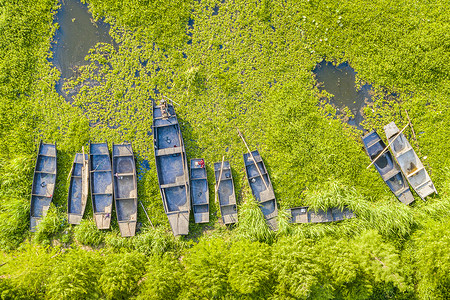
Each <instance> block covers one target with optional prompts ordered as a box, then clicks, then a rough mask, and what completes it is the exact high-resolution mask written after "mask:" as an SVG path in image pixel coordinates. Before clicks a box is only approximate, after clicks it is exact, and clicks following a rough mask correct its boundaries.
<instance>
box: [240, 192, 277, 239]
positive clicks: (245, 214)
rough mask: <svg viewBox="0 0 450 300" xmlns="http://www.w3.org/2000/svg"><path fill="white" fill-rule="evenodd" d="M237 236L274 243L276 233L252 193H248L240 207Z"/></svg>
mask: <svg viewBox="0 0 450 300" xmlns="http://www.w3.org/2000/svg"><path fill="white" fill-rule="evenodd" d="M238 220H239V222H238V223H237V227H236V236H237V237H238V238H239V237H241V238H244V239H247V240H250V241H252V242H254V241H258V242H266V243H269V244H270V243H272V242H273V240H274V238H275V234H274V232H273V231H272V230H271V229H270V228H269V226H268V225H267V223H266V220H265V219H264V215H263V213H262V211H261V207H260V205H259V203H258V202H256V200H254V199H253V196H252V195H249V194H246V195H245V201H244V203H243V204H242V205H240V206H239V208H238Z"/></svg>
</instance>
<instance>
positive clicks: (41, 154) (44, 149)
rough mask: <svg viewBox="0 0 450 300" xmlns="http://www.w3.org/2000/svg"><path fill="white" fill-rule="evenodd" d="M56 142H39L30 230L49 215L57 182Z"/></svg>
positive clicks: (32, 194)
mask: <svg viewBox="0 0 450 300" xmlns="http://www.w3.org/2000/svg"><path fill="white" fill-rule="evenodd" d="M56 162H57V159H56V144H47V143H42V141H41V142H40V143H39V149H38V155H37V159H36V166H35V168H34V176H33V184H32V188H31V206H30V231H32V232H34V231H36V226H37V225H38V224H39V222H40V221H41V219H42V218H43V217H45V216H46V215H47V211H48V209H49V208H50V203H51V202H52V199H53V193H54V191H55V183H56V170H57V168H56V166H57V163H56Z"/></svg>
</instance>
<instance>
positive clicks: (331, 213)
mask: <svg viewBox="0 0 450 300" xmlns="http://www.w3.org/2000/svg"><path fill="white" fill-rule="evenodd" d="M308 209H309V207H308V206H303V207H294V208H291V209H288V210H287V211H288V213H289V215H290V216H291V218H290V220H289V221H290V222H291V223H327V222H337V221H342V220H345V219H351V218H353V217H354V214H353V212H352V211H351V210H350V209H348V208H347V207H344V208H343V209H340V208H337V207H335V208H329V209H327V210H326V211H325V210H321V209H319V210H318V211H312V210H308Z"/></svg>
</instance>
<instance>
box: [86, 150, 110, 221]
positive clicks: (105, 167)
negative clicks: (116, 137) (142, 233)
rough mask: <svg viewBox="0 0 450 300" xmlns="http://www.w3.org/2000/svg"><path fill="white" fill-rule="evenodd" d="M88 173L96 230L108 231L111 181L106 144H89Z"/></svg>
mask: <svg viewBox="0 0 450 300" xmlns="http://www.w3.org/2000/svg"><path fill="white" fill-rule="evenodd" d="M89 171H90V182H91V199H92V210H93V214H94V221H95V224H96V225H97V228H98V229H109V227H110V225H111V213H112V204H113V180H112V170H111V158H110V156H109V149H108V144H107V143H95V144H94V143H89Z"/></svg>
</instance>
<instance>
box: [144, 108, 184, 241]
mask: <svg viewBox="0 0 450 300" xmlns="http://www.w3.org/2000/svg"><path fill="white" fill-rule="evenodd" d="M152 129H153V144H154V147H155V160H156V172H157V174H158V181H159V188H160V191H161V197H162V201H163V205H164V211H165V213H166V215H167V218H168V219H169V223H170V226H171V228H172V232H173V234H174V235H175V236H177V235H187V234H188V233H189V213H190V209H191V199H190V189H189V173H188V167H187V162H186V151H185V150H184V143H183V137H182V135H181V130H180V125H179V124H178V119H177V116H176V114H175V110H174V108H173V105H172V103H169V102H167V101H165V100H162V101H161V104H160V105H156V103H153V125H152Z"/></svg>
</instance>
